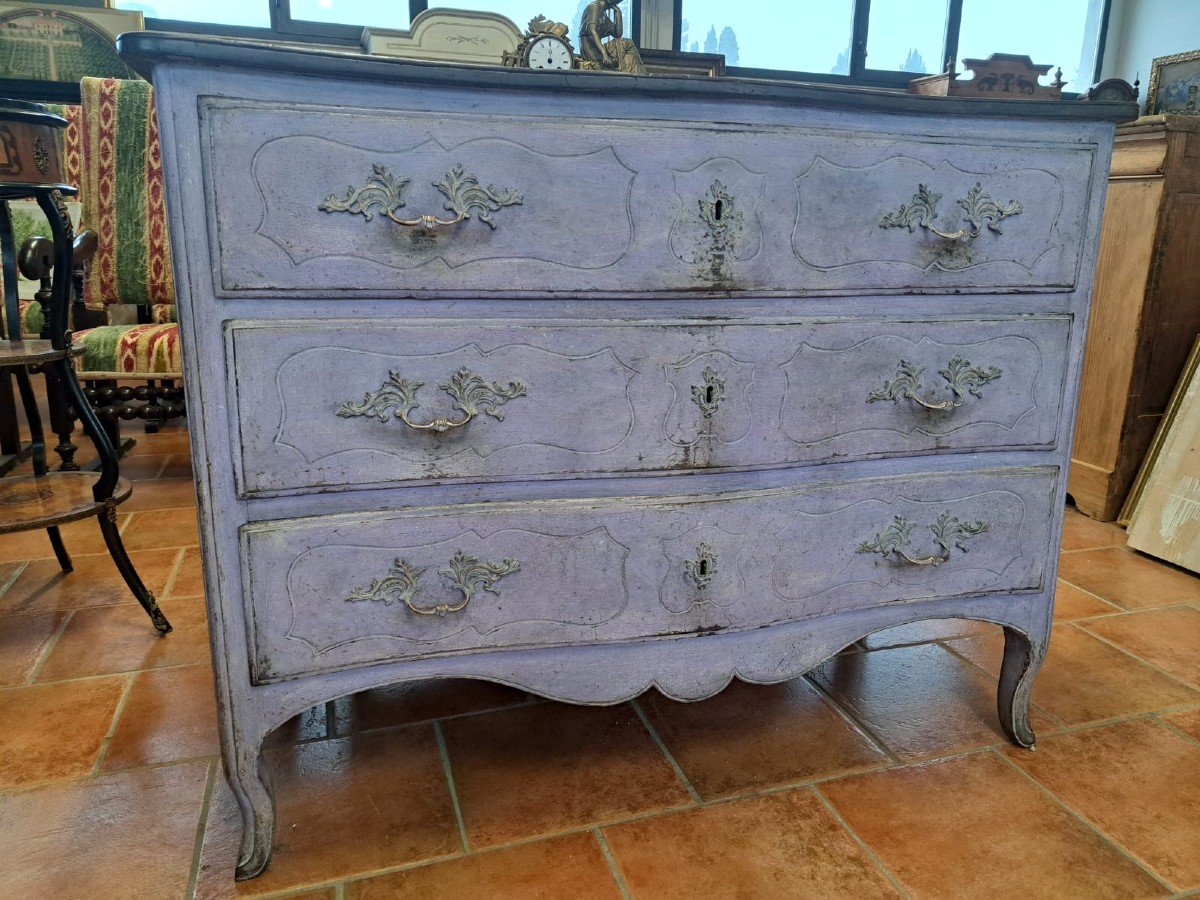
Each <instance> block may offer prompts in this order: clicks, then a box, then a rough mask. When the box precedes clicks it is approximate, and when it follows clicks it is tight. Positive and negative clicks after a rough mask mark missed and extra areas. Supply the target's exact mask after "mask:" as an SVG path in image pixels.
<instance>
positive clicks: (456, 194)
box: [317, 163, 524, 231]
mask: <svg viewBox="0 0 1200 900" xmlns="http://www.w3.org/2000/svg"><path fill="white" fill-rule="evenodd" d="M411 180H412V179H410V178H398V177H396V176H395V175H393V174H392V173H391V172H389V171H388V170H387V167H386V166H382V165H379V164H378V163H376V164H375V165H373V166H371V174H370V175H369V176H368V177H367V181H366V183H365V184H364V185H363V186H362V187H354V186H353V185H351V186H350V187H349V188H348V189H347V191H346V196H345V197H339V196H338V195H337V194H330V195H329V196H328V197H326V198H325V199H324V200H323V201H321V203H320V204H319V205H318V207H317V208H318V209H321V210H323V211H324V212H329V213H333V212H344V213H350V214H351V215H356V216H358V215H360V216H362V217H363V218H365V219H366V220H367V221H368V222H370V221H371V220H372V219H373V218H375V214H376V213H380V214H382V215H385V216H387V217H388V218H389V219H391V220H392V221H393V222H395V223H396V224H397V225H403V226H405V227H406V228H421V229H423V230H425V231H433V230H434V229H437V228H448V227H450V226H451V225H457V224H458V223H459V222H462V221H465V220H466V219H469V218H471V211H472V210H476V211H477V214H478V216H479V220H480V221H481V222H485V223H487V225H488V227H489V228H491V229H492V230H493V231H494V230H495V228H496V220H495V218H493V216H492V213H494V212H497V211H499V210H501V209H503V208H504V207H506V206H520V205H521V204H522V203H523V202H524V198H523V197H522V196H521V195H520V194H519V193H517V191H515V190H513V189H512V188H505V189H504V190H502V191H501V190H498V189H497V188H495V187H492V186H491V185H488V186H487V187H486V188H485V187H483V186H482V185H481V184H480V183H479V179H478V178H476V177H475V176H474V175H472V174H470V173H469V172H466V171H464V169H463V167H462V165H461V164H460V165H457V166H455V167H454V168H453V169H451V170H450V171H449V172H447V173H446V175H445V177H444V178H442V180H441V181H435V182H433V186H434V187H435V188H437V189H438V191H439V192H441V194H442V196H444V197H445V198H446V202H445V203H444V204H442V205H443V208H445V209H447V210H449V211H450V212H452V213H454V216H453V217H452V218H440V217H438V216H435V215H429V214H426V215H422V216H417V217H416V218H415V219H402V218H400V216H398V215H397V212H398V211H399V210H401V209H403V208H404V206H405V201H404V189H405V188H406V187H407V186H408V184H409V182H410V181H411Z"/></svg>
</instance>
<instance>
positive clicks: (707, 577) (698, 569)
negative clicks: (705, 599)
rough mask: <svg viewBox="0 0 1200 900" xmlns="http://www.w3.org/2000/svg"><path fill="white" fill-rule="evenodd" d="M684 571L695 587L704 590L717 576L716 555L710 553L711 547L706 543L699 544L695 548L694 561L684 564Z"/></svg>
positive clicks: (687, 561)
mask: <svg viewBox="0 0 1200 900" xmlns="http://www.w3.org/2000/svg"><path fill="white" fill-rule="evenodd" d="M684 571H685V572H686V573H687V577H688V578H690V579H691V580H692V581H693V582H694V583H695V585H696V587H698V588H699V589H700V590H704V589H705V588H706V587H708V586H709V584H711V583H712V580H713V576H714V575H716V574H717V554H715V553H713V552H712V547H711V546H709V544H708V543H707V542H705V543H701V544H700V545H699V546H698V547H696V559H689V560H686V561H685V562H684Z"/></svg>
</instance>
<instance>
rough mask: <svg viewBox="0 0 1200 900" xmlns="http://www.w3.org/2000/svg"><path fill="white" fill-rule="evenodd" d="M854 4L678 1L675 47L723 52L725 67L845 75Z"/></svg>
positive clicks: (844, 0)
mask: <svg viewBox="0 0 1200 900" xmlns="http://www.w3.org/2000/svg"><path fill="white" fill-rule="evenodd" d="M854 2H855V0H822V2H821V3H819V4H812V3H796V2H793V3H789V4H778V5H777V4H771V5H770V12H765V11H764V8H763V6H762V5H760V4H754V3H741V4H736V3H734V4H731V3H729V2H728V0H683V2H682V15H681V21H680V23H679V30H680V40H679V48H680V49H681V50H689V51H692V52H694V53H724V54H725V64H726V65H727V66H740V67H742V68H752V69H782V70H787V71H791V72H827V73H833V74H836V75H848V74H850V41H851V36H852V35H853V20H854ZM814 6H819V8H820V11H819V12H817V11H815V10H814V9H813V7H814Z"/></svg>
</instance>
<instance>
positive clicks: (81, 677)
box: [0, 606, 209, 694]
mask: <svg viewBox="0 0 1200 900" xmlns="http://www.w3.org/2000/svg"><path fill="white" fill-rule="evenodd" d="M84 608H85V609H111V608H112V607H108V606H87V607H84ZM77 612H79V610H77V609H73V610H70V613H71V614H72V615H73V614H75V613H77ZM68 618H69V617H68ZM0 621H3V619H0ZM147 621H149V620H147ZM60 633H61V631H60ZM57 637H58V635H57V634H56V635H55V642H57ZM154 640H159V637H158V636H157V635H156V636H155V637H154ZM53 649H54V648H53V647H48V648H47V650H48V651H50V650H53ZM48 655H49V654H48V653H47V656H48ZM44 662H45V658H43V659H42V660H39V664H38V666H37V671H36V672H35V673H34V674H35V675H38V674H41V669H42V664H43V663H44ZM208 664H209V663H208V662H207V661H205V660H197V661H195V662H183V663H171V664H169V665H165V666H151V667H150V668H148V669H122V670H121V671H119V672H103V673H101V674H99V675H75V676H73V677H71V678H53V679H51V680H49V681H29V682H26V683H25V684H9V685H5V686H3V687H0V694H3V693H4V692H5V691H15V690H17V689H19V688H26V687H37V686H40V685H43V684H47V685H48V684H75V683H76V682H80V681H96V680H97V679H100V678H119V677H120V676H122V675H137V674H140V673H141V672H165V671H166V670H168V669H190V668H193V667H195V666H205V665H208Z"/></svg>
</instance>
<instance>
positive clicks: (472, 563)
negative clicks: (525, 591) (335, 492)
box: [346, 550, 521, 616]
mask: <svg viewBox="0 0 1200 900" xmlns="http://www.w3.org/2000/svg"><path fill="white" fill-rule="evenodd" d="M520 568H521V563H520V561H518V560H515V559H506V560H503V561H501V562H499V563H490V562H485V561H484V560H481V559H480V558H479V557H477V556H470V555H468V554H466V553H463V552H462V551H461V550H459V551H458V552H456V553H455V554H454V556H452V557H451V558H450V565H449V566H447V567H446V568H444V569H438V574H439V575H441V576H442V577H443V578H445V579H446V581H448V582H449V583H450V587H451V588H453V589H454V590H456V591H459V592H460V593H461V594H462V602H461V603H439V604H437V605H436V606H418V605H417V604H416V603H415V602H414V600H415V599H416V596H417V591H418V589H419V588H420V582H421V575H422V574H424V572H425V567H424V566H413V565H410V564H409V563H408V562H407V561H406V560H403V559H397V560H396V561H395V562H394V563H393V565H392V570H391V571H390V572H388V574H387V575H386V576H384V577H383V578H376V579H375V580H374V581H372V582H371V583H370V584H369V585H368V586H367V587H365V588H358V589H357V590H355V591H353V592H352V593H351V594H350V596H349V597H347V598H346V602H347V603H360V602H363V601H369V602H374V603H382V604H384V605H385V606H391V605H392V604H393V603H396V602H400V603H403V604H404V605H405V606H407V607H408V608H409V609H410V610H412V611H413V612H414V613H416V614H417V615H418V616H444V615H446V614H447V613H456V612H460V611H461V610H463V609H466V606H467V604H468V603H470V602H471V598H472V597H474V596H475V594H477V593H478V592H479V591H481V590H484V591H487V592H488V593H489V594H494V595H495V596H497V597H499V596H500V591H499V589H498V588H497V587H496V582H497V581H499V580H500V579H501V578H503V577H504V576H505V575H510V574H512V573H513V572H516V571H517V570H518V569H520Z"/></svg>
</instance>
